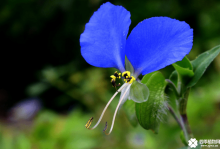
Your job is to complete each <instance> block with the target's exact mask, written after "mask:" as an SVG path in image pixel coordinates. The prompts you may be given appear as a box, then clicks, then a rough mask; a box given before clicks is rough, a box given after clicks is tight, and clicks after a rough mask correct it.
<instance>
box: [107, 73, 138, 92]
mask: <svg viewBox="0 0 220 149" xmlns="http://www.w3.org/2000/svg"><path fill="white" fill-rule="evenodd" d="M120 75H121V73H118V72H117V71H116V72H115V73H114V75H111V76H110V78H112V79H111V83H112V86H113V87H115V88H116V86H119V85H121V84H120V83H119V84H118V85H117V84H116V79H117V78H118V79H120V78H121V76H120ZM122 77H124V81H125V83H130V84H131V83H132V82H133V81H135V78H134V77H133V76H131V73H130V71H125V72H123V73H122Z"/></svg>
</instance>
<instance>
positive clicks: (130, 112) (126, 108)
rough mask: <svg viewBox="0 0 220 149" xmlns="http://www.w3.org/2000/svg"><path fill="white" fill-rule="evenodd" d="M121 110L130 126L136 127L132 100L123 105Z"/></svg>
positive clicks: (136, 122)
mask: <svg viewBox="0 0 220 149" xmlns="http://www.w3.org/2000/svg"><path fill="white" fill-rule="evenodd" d="M123 109H124V111H125V114H126V116H127V118H128V121H129V122H130V123H131V125H132V126H133V127H137V125H138V121H137V117H136V114H135V102H134V101H133V100H127V101H126V102H125V103H124V105H123Z"/></svg>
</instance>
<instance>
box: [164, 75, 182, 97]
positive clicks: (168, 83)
mask: <svg viewBox="0 0 220 149" xmlns="http://www.w3.org/2000/svg"><path fill="white" fill-rule="evenodd" d="M166 82H167V85H169V87H170V88H172V89H173V91H174V93H175V95H176V97H177V98H179V97H180V93H179V92H178V90H177V88H176V86H175V84H174V83H173V82H172V81H171V80H169V79H166Z"/></svg>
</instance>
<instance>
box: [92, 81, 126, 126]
mask: <svg viewBox="0 0 220 149" xmlns="http://www.w3.org/2000/svg"><path fill="white" fill-rule="evenodd" d="M127 85H129V84H128V83H124V84H123V85H122V86H121V87H120V88H119V89H118V90H117V91H116V93H115V94H114V95H113V96H112V98H111V99H110V100H109V101H108V103H107V105H106V106H105V108H104V110H103V111H102V114H101V116H100V118H99V120H98V122H97V123H96V124H95V126H93V127H92V128H88V129H90V130H92V129H95V128H96V127H97V126H98V125H99V123H100V122H101V120H102V117H103V116H104V114H105V111H106V109H107V108H108V106H109V105H110V103H111V102H112V100H113V99H114V98H115V96H116V95H117V94H118V93H119V92H121V90H122V89H123V88H124V87H126V86H127Z"/></svg>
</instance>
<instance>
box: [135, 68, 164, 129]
mask: <svg viewBox="0 0 220 149" xmlns="http://www.w3.org/2000/svg"><path fill="white" fill-rule="evenodd" d="M141 82H142V83H144V84H145V85H146V86H148V88H149V91H150V96H149V99H148V101H146V102H143V103H136V105H135V109H136V115H137V118H138V122H139V123H140V125H141V126H142V127H143V128H145V129H147V130H148V129H151V130H152V131H153V132H155V133H158V130H159V125H160V122H161V120H162V119H163V116H164V114H166V106H165V102H164V101H165V93H164V90H165V87H166V85H167V83H166V81H165V78H164V76H163V75H162V74H161V73H160V72H158V71H156V72H153V73H150V74H147V75H145V76H144V77H143V79H142V81H141Z"/></svg>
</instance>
